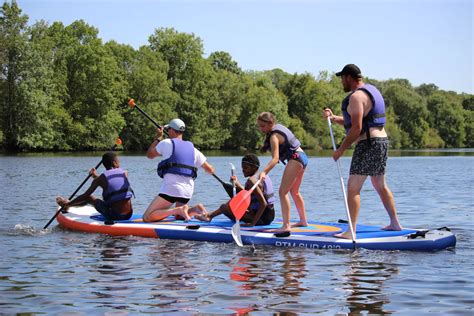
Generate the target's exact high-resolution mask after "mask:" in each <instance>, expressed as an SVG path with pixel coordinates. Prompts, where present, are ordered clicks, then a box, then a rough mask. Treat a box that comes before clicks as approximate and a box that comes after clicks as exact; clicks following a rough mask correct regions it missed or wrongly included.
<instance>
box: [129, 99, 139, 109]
mask: <svg viewBox="0 0 474 316" xmlns="http://www.w3.org/2000/svg"><path fill="white" fill-rule="evenodd" d="M136 105H137V104H136V103H135V100H133V99H130V100H129V101H128V106H129V107H131V108H133V107H135V106H136Z"/></svg>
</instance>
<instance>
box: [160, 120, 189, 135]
mask: <svg viewBox="0 0 474 316" xmlns="http://www.w3.org/2000/svg"><path fill="white" fill-rule="evenodd" d="M168 128H172V129H174V130H175V131H178V132H184V130H185V129H186V124H184V122H183V121H182V120H180V119H179V118H175V119H172V120H171V121H170V122H169V123H168V124H166V125H165V129H168Z"/></svg>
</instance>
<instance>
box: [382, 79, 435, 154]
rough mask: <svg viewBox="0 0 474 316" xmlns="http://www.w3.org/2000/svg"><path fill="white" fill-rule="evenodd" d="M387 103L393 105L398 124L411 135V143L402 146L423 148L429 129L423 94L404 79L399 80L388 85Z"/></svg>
mask: <svg viewBox="0 0 474 316" xmlns="http://www.w3.org/2000/svg"><path fill="white" fill-rule="evenodd" d="M384 97H385V103H386V105H387V107H388V108H390V107H392V108H393V112H394V113H395V114H396V115H397V120H398V121H397V124H398V125H399V126H400V128H401V129H402V130H403V131H405V132H407V133H408V135H409V136H410V140H409V143H403V144H402V147H415V148H423V147H424V145H425V142H424V140H425V139H426V138H425V135H424V134H425V132H427V131H428V129H429V124H428V122H427V121H426V120H427V118H428V111H427V109H426V105H425V102H424V100H423V99H422V97H421V96H419V95H418V94H417V93H416V92H415V91H413V89H411V88H410V87H409V86H408V85H407V84H405V82H404V81H402V84H400V83H399V80H397V81H395V82H393V83H390V85H388V87H387V89H386V91H385V94H384Z"/></svg>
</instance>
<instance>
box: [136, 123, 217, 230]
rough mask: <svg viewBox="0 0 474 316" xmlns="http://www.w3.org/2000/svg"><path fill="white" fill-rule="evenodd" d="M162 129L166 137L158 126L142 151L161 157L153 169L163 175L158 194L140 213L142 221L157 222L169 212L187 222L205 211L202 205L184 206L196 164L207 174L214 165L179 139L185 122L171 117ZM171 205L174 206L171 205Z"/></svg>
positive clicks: (149, 155) (191, 189)
mask: <svg viewBox="0 0 474 316" xmlns="http://www.w3.org/2000/svg"><path fill="white" fill-rule="evenodd" d="M164 129H166V130H167V131H168V133H169V138H168V139H165V140H163V139H162V138H163V137H162V136H163V128H158V129H157V134H156V137H155V139H154V140H153V142H152V143H151V145H150V147H149V148H148V151H147V153H146V156H147V158H149V159H153V158H156V157H159V156H161V157H163V159H162V160H161V161H160V163H159V164H158V169H157V172H158V176H159V177H161V178H163V181H162V183H161V188H160V193H159V194H158V196H156V197H155V198H154V199H153V201H152V202H151V203H150V205H149V206H148V208H147V209H146V211H145V213H144V214H143V221H145V222H155V221H161V220H163V219H165V218H166V217H168V216H170V215H174V216H175V218H176V219H184V220H185V221H188V220H190V219H191V217H192V216H195V215H202V214H205V213H206V210H205V208H204V206H203V205H202V204H198V205H196V206H193V207H189V206H188V202H189V200H190V199H191V197H192V196H193V193H194V179H195V178H196V177H197V170H198V167H201V168H203V169H204V170H205V171H206V172H208V173H210V174H212V173H214V167H213V166H212V165H210V164H209V163H208V162H207V158H206V157H205V156H204V155H203V154H202V153H201V152H200V151H199V150H198V149H196V148H195V147H194V145H193V143H191V142H190V141H184V140H183V133H184V131H185V129H186V125H185V124H184V122H183V121H182V120H180V119H178V118H175V119H173V120H171V121H170V122H169V124H167V125H165V127H164ZM173 205H175V207H172V206H173Z"/></svg>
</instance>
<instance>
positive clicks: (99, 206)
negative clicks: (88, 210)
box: [88, 197, 114, 225]
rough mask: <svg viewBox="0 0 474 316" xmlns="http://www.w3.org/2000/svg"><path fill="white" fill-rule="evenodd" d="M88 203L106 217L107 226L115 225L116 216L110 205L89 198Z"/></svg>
mask: <svg viewBox="0 0 474 316" xmlns="http://www.w3.org/2000/svg"><path fill="white" fill-rule="evenodd" d="M88 202H90V203H91V204H92V205H94V208H95V209H96V211H97V212H99V213H100V214H101V215H102V216H103V217H104V223H105V224H106V225H112V224H113V223H114V216H113V212H112V209H111V208H110V205H108V204H107V203H105V202H104V201H102V200H101V199H96V198H94V197H92V198H91V197H89V198H88Z"/></svg>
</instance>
